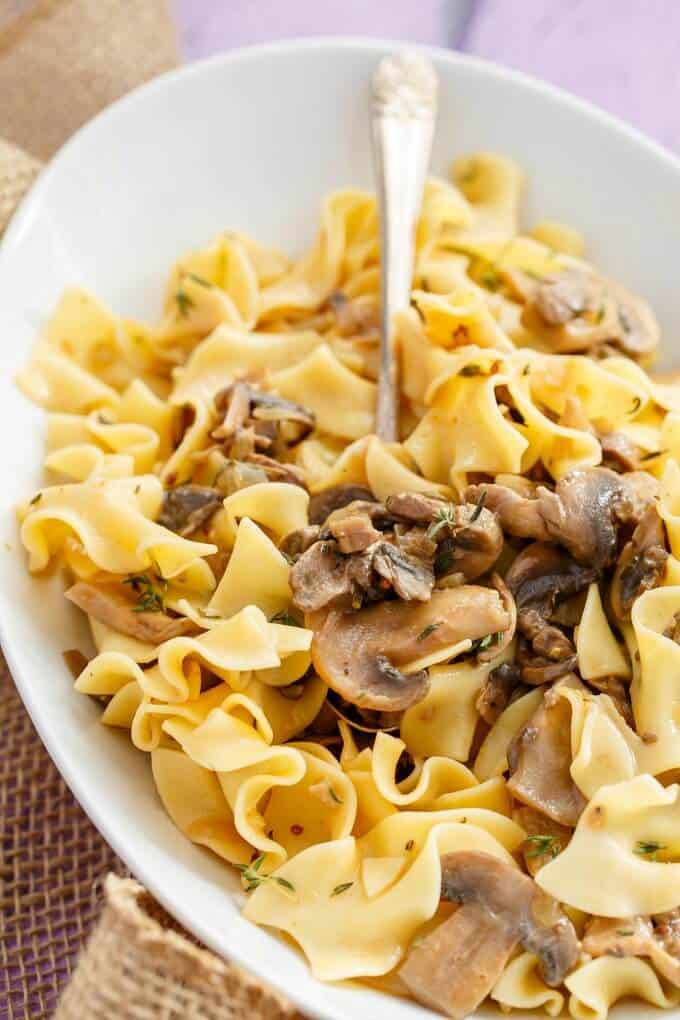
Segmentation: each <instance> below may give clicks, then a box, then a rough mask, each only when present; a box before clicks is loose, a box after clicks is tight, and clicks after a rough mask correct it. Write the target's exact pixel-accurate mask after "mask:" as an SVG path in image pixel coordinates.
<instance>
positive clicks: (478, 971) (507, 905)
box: [399, 850, 579, 1020]
mask: <svg viewBox="0 0 680 1020" xmlns="http://www.w3.org/2000/svg"><path fill="white" fill-rule="evenodd" d="M442 898H443V899H446V900H449V901H450V902H452V903H458V904H461V906H460V907H459V909H458V910H457V911H456V912H455V913H454V914H453V915H452V916H451V917H449V918H448V920H446V921H444V922H443V924H441V925H439V926H438V927H437V928H435V929H434V930H433V931H431V932H430V933H429V935H426V936H425V938H424V939H422V940H421V941H420V942H418V943H417V944H414V945H413V947H412V948H411V949H410V951H409V953H408V956H407V957H406V960H405V961H404V963H403V964H402V965H401V967H400V968H399V976H400V978H401V979H402V981H403V982H404V984H405V985H406V986H407V988H408V989H409V991H410V992H411V994H412V995H413V996H414V997H415V998H416V999H417V1000H418V1001H419V1002H422V1003H423V1004H425V1005H427V1006H431V1007H433V1008H434V1009H437V1010H439V1011H441V1012H442V1013H444V1014H445V1015H446V1016H449V1017H453V1018H455V1020H462V1018H463V1017H465V1016H467V1015H468V1013H470V1012H471V1011H472V1010H474V1009H475V1008H476V1007H477V1006H478V1005H479V1004H480V1003H481V1002H482V1001H483V1000H484V999H485V998H486V996H487V995H488V994H489V992H490V991H491V989H492V988H493V986H494V984H495V983H496V981H497V980H498V978H499V977H500V974H501V973H502V971H503V969H504V967H505V964H506V963H507V961H508V959H509V957H510V954H511V953H512V951H513V949H514V948H515V947H516V946H517V945H518V944H520V945H522V946H523V948H525V949H526V950H528V951H529V952H532V953H535V954H536V956H537V957H538V959H539V965H540V969H541V974H542V977H543V980H544V981H545V982H546V984H548V985H550V986H551V987H555V986H557V985H559V984H561V983H562V981H563V980H564V978H565V977H566V975H567V974H568V973H569V971H570V970H571V969H572V968H573V967H574V966H575V965H576V962H577V960H578V955H579V944H578V940H577V938H576V933H575V931H574V927H573V925H572V923H571V921H570V920H569V918H568V917H567V915H566V914H565V913H564V911H563V910H562V908H561V907H560V906H559V904H558V903H557V901H556V900H553V899H552V897H550V896H548V895H547V894H546V893H544V892H543V891H542V890H541V889H540V888H539V887H538V886H537V885H536V884H535V883H534V882H533V881H532V880H531V879H530V878H528V877H527V876H526V875H523V874H522V873H521V872H520V871H519V870H518V869H517V868H515V867H513V865H511V864H507V863H506V862H505V861H502V860H500V859H499V858H497V857H494V856H492V855H491V854H486V853H482V852H479V851H474V850H463V851H457V852H454V853H450V854H445V855H444V856H443V857H442Z"/></svg>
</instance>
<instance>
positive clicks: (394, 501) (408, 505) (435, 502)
mask: <svg viewBox="0 0 680 1020" xmlns="http://www.w3.org/2000/svg"><path fill="white" fill-rule="evenodd" d="M385 506H386V507H387V510H388V512H389V513H390V514H392V516H393V517H398V518H400V520H403V521H408V523H409V524H431V523H432V521H433V520H434V517H435V514H437V513H438V512H439V511H440V510H442V508H443V507H446V506H448V504H447V503H446V501H445V500H443V499H438V498H437V497H435V496H426V495H425V494H424V493H423V492H398V493H395V494H394V495H393V496H388V497H387V501H386V503H385Z"/></svg>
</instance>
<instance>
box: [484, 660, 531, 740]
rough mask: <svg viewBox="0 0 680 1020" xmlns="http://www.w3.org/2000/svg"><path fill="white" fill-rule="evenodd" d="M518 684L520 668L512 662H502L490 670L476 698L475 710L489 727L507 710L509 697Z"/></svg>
mask: <svg viewBox="0 0 680 1020" xmlns="http://www.w3.org/2000/svg"><path fill="white" fill-rule="evenodd" d="M519 683H520V668H519V666H517V665H515V663H512V662H503V663H502V664H501V665H500V666H496V668H495V669H492V670H491V672H490V673H489V675H488V677H487V678H486V680H485V681H484V683H483V685H482V688H481V690H480V692H479V694H478V696H477V701H476V702H475V708H476V709H477V711H478V712H479V714H480V716H481V717H482V719H483V720H484V722H486V723H488V724H489V726H493V724H494V723H495V722H496V720H497V719H498V717H499V715H500V714H501V712H503V711H504V709H506V708H507V706H508V703H509V701H510V695H511V694H512V692H513V691H514V690H515V688H516V687H517V686H518V685H519Z"/></svg>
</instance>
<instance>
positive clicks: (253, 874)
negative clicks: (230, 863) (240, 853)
mask: <svg viewBox="0 0 680 1020" xmlns="http://www.w3.org/2000/svg"><path fill="white" fill-rule="evenodd" d="M263 861H264V854H260V855H259V857H256V858H255V860H254V861H251V862H250V864H237V865H236V868H237V869H238V871H240V872H241V878H242V880H243V881H244V882H245V884H246V892H252V891H253V890H254V889H257V887H258V886H260V885H262V884H263V883H264V882H276V884H277V885H280V886H281V887H282V888H284V889H290V891H291V892H295V886H294V885H293V883H292V882H289V881H288V879H287V878H281V876H280V875H262V874H261V873H260V868H261V867H262V863H263Z"/></svg>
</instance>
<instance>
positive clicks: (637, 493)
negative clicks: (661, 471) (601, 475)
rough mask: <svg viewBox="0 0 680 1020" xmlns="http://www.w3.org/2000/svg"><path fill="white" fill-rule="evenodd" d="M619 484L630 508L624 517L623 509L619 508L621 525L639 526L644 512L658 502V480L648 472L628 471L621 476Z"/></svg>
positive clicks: (659, 487) (659, 488)
mask: <svg viewBox="0 0 680 1020" xmlns="http://www.w3.org/2000/svg"><path fill="white" fill-rule="evenodd" d="M621 483H622V485H623V487H624V489H625V492H626V496H627V497H628V503H629V504H630V507H629V513H628V514H627V515H624V513H623V508H619V510H618V516H619V518H620V520H621V522H622V523H623V524H633V525H636V524H639V522H640V520H641V519H642V516H643V514H644V512H645V510H647V509H648V508H649V507H650V506H655V505H656V503H657V501H658V498H659V493H660V490H661V486H660V484H659V479H658V478H655V477H654V475H650V473H649V471H629V472H628V473H627V474H625V475H621Z"/></svg>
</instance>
